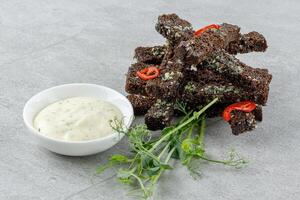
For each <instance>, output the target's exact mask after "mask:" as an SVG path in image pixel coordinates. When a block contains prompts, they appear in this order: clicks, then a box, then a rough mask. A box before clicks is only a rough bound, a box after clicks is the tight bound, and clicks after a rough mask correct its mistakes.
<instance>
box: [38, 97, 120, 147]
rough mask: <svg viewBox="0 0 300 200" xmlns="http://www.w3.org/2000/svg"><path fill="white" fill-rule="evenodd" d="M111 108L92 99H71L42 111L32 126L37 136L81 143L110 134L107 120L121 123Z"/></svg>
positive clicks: (109, 104)
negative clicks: (38, 133)
mask: <svg viewBox="0 0 300 200" xmlns="http://www.w3.org/2000/svg"><path fill="white" fill-rule="evenodd" d="M122 117H123V115H122V113H121V111H120V110H119V108H117V107H116V106H114V105H113V104H111V103H109V102H107V101H104V100H101V99H98V98H93V97H73V98H68V99H64V100H60V101H57V102H55V103H53V104H50V105H48V106H47V107H45V108H44V109H42V110H41V111H40V112H39V113H38V114H37V115H36V117H35V118H34V121H33V126H34V128H35V129H37V130H38V131H39V132H40V134H42V135H45V136H48V137H52V138H55V139H60V140H67V141H84V140H93V139H97V138H101V137H104V136H107V135H109V134H112V133H113V132H114V131H113V129H112V127H111V123H110V122H111V120H122Z"/></svg>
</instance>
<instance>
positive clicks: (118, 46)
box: [0, 0, 300, 200]
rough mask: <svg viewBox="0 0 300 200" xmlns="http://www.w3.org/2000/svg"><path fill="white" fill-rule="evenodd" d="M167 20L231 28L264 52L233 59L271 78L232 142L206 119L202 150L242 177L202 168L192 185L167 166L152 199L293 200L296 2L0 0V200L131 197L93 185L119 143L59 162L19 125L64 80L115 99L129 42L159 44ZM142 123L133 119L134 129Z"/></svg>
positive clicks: (101, 183) (297, 157)
mask: <svg viewBox="0 0 300 200" xmlns="http://www.w3.org/2000/svg"><path fill="white" fill-rule="evenodd" d="M171 12H176V13H177V14H179V15H180V16H181V17H183V18H185V19H187V20H189V21H190V22H191V23H192V24H193V25H194V28H195V29H197V28H198V27H202V26H204V25H207V24H210V23H221V22H229V23H233V24H238V25H240V26H241V27H242V31H243V32H247V31H251V30H256V31H259V32H261V33H263V34H264V35H265V37H266V38H267V40H268V44H269V49H268V51H267V52H266V53H263V54H261V53H251V54H247V55H239V56H238V57H239V58H240V59H242V60H243V61H244V62H246V63H248V64H250V65H252V66H257V67H266V68H268V69H269V70H270V71H271V73H272V74H273V80H272V83H271V91H270V98H269V101H268V106H267V107H265V108H264V121H263V122H262V123H261V124H259V126H258V128H257V129H256V130H255V131H253V132H251V133H249V134H244V135H241V136H239V137H236V136H233V135H231V133H230V129H229V126H228V125H227V124H226V123H224V122H222V120H220V119H215V120H210V121H209V125H208V128H207V137H206V146H207V151H208V152H209V154H211V155H212V156H216V157H222V156H224V155H225V154H226V152H227V150H228V149H229V148H230V147H235V149H236V150H237V151H238V152H240V153H241V154H242V155H243V156H244V157H246V158H247V159H248V160H250V164H249V166H247V167H246V168H243V169H241V170H236V169H232V168H227V167H224V166H221V165H214V164H203V165H202V173H203V175H202V177H201V179H199V180H194V179H193V178H191V177H190V176H189V173H188V172H187V170H186V169H185V168H183V167H181V166H180V164H179V163H176V162H174V165H175V170H172V171H170V172H168V173H165V175H164V176H163V177H162V179H161V180H160V182H159V185H158V189H157V190H156V193H155V194H154V197H153V199H155V200H160V199H161V200H169V199H170V200H171V199H172V200H175V199H186V200H190V199H191V200H194V199H195V200H196V199H203V200H204V199H205V200H219V199H220V200H223V199H224V200H227V199H228V200H229V199H230V200H238V199H243V200H252V199H256V200H269V199H270V200H277V199H278V200H281V199H288V200H296V199H299V198H300V145H299V142H300V133H299V128H300V120H299V117H300V116H299V111H300V99H299V95H300V89H299V87H300V82H299V76H300V73H299V63H300V56H299V53H300V36H299V35H300V14H299V13H300V1H297V0H293V1H292V0H291V1H280V0H278V1H270V0H266V1H259V0H252V1H241V0H240V1H238V0H236V1H233V0H229V1H222V0H203V1H200V0H192V1H184V0H180V1H163V0H151V1H148V0H146V1H141V0H135V1H121V0H120V1H116V0H112V1H101V0H90V1H84V0H24V1H21V0H11V1H10V0H0V199H1V200H2V199H3V200H6V199H9V200H18V199H21V200H23V199H24V200H42V199H45V200H58V199H70V200H79V199H84V200H85V199H104V200H109V199H120V198H122V199H131V197H128V196H126V193H127V191H128V190H127V188H124V187H122V186H120V184H118V183H117V182H116V181H115V180H114V179H113V178H112V176H113V174H114V171H107V172H106V173H105V174H103V175H101V176H94V175H93V173H94V171H95V168H96V166H98V165H99V164H101V163H104V162H105V160H106V159H107V158H108V157H109V155H111V154H112V153H116V152H122V151H125V150H126V147H127V145H126V139H125V140H123V141H122V142H121V143H119V144H118V145H117V146H115V147H114V148H112V149H110V150H109V151H107V152H104V153H102V154H98V155H94V156H88V157H66V156H60V155H57V154H53V153H51V152H49V151H47V150H45V149H43V148H41V147H39V146H38V145H37V144H36V142H35V141H34V140H33V138H32V137H31V136H30V135H29V134H28V131H27V130H26V128H25V126H24V124H23V121H22V108H23V106H24V103H25V102H26V100H28V99H29V98H30V97H31V96H32V95H34V94H35V93H37V92H39V91H41V90H44V89H46V88H49V87H52V86H55V85H59V84H64V83H73V82H87V83H96V84H102V85H106V86H109V87H112V88H113V89H116V90H118V91H120V92H122V93H124V94H125V92H124V89H123V88H124V80H125V76H124V74H125V73H126V71H127V68H128V66H129V65H130V63H131V62H132V56H133V50H134V48H135V47H136V46H139V45H154V44H161V43H162V42H164V39H163V38H162V37H161V36H160V35H159V34H158V33H156V31H155V30H154V24H155V22H156V19H157V16H158V15H159V14H162V13H171ZM137 122H142V119H141V118H138V119H137V120H136V122H135V123H137Z"/></svg>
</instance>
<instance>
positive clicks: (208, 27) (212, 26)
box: [194, 24, 221, 36]
mask: <svg viewBox="0 0 300 200" xmlns="http://www.w3.org/2000/svg"><path fill="white" fill-rule="evenodd" d="M220 27H221V26H220V25H218V24H211V25H208V26H205V27H203V28H200V29H198V30H197V31H195V33H194V35H195V36H199V35H201V33H203V32H204V31H206V30H208V29H212V28H214V29H219V28H220Z"/></svg>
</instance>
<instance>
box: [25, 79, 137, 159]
mask: <svg viewBox="0 0 300 200" xmlns="http://www.w3.org/2000/svg"><path fill="white" fill-rule="evenodd" d="M77 96H85V97H97V98H100V99H102V100H105V101H108V102H110V103H112V104H114V105H115V106H117V107H118V108H119V109H120V110H121V112H122V114H123V116H124V125H125V126H126V127H127V128H128V127H129V126H130V125H131V123H132V120H133V117H134V116H133V109H132V105H131V103H130V102H129V101H128V99H127V98H126V97H124V96H123V95H122V94H120V93H119V92H117V91H115V90H113V89H110V88H108V87H105V86H101V85H94V84H85V83H74V84H66V85H60V86H56V87H52V88H49V89H47V90H44V91H42V92H40V93H38V94H36V95H35V96H33V97H32V98H31V99H29V100H28V101H27V103H26V104H25V106H24V109H23V118H24V122H25V124H26V126H27V127H28V129H29V130H30V132H31V133H32V134H33V136H34V137H35V138H36V139H37V141H38V143H39V144H40V145H41V146H43V147H45V148H47V149H48V150H50V151H53V152H55V153H58V154H63V155H68V156H85V155H91V154H96V153H99V152H102V151H105V150H107V149H109V148H110V147H112V146H114V145H115V144H116V143H118V142H119V141H120V140H121V139H122V137H123V136H124V135H123V134H119V133H116V132H114V133H112V134H110V135H108V136H105V137H102V138H99V139H94V140H88V141H63V140H58V139H54V138H50V137H47V136H44V135H42V134H40V133H39V132H38V131H37V130H36V129H35V128H34V127H33V119H34V117H35V116H36V114H38V113H39V112H40V111H41V110H42V109H43V108H45V107H46V106H48V105H49V104H51V103H54V102H56V101H58V100H62V99H66V98H70V97H77Z"/></svg>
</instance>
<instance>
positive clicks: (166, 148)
mask: <svg viewBox="0 0 300 200" xmlns="http://www.w3.org/2000/svg"><path fill="white" fill-rule="evenodd" d="M170 144H171V141H170V142H168V143H167V145H166V146H165V148H164V149H163V150H162V151H161V152H160V154H159V155H158V159H160V158H161V157H162V156H163V155H164V153H165V152H166V151H167V150H168V148H169V147H170Z"/></svg>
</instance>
